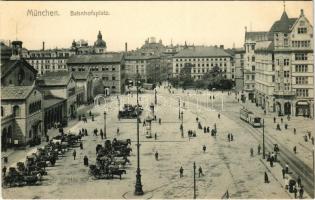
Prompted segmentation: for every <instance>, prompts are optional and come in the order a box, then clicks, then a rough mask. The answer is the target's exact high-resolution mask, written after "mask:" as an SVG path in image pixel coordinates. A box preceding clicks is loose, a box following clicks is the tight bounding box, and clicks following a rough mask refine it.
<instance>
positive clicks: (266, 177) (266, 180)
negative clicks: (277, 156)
mask: <svg viewBox="0 0 315 200" xmlns="http://www.w3.org/2000/svg"><path fill="white" fill-rule="evenodd" d="M265 183H269V179H268V174H267V172H265Z"/></svg>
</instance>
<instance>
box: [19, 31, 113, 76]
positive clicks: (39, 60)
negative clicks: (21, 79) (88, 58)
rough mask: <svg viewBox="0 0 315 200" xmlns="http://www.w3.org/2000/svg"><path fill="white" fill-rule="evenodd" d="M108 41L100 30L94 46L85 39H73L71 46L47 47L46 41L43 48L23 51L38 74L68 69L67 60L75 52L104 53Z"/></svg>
mask: <svg viewBox="0 0 315 200" xmlns="http://www.w3.org/2000/svg"><path fill="white" fill-rule="evenodd" d="M106 48H107V46H106V42H105V41H104V40H103V39H102V34H101V32H100V31H99V33H98V35H97V39H96V41H95V42H94V45H93V46H89V45H88V43H87V42H86V41H84V40H80V41H78V42H75V41H73V42H72V46H71V48H63V49H57V48H56V49H45V42H43V48H42V49H41V50H26V51H25V52H23V57H24V58H25V60H26V61H27V62H28V63H29V64H30V65H32V66H34V68H35V69H36V70H37V71H38V75H43V74H45V73H46V72H56V71H68V67H67V64H66V63H67V60H68V59H69V57H70V56H72V55H75V54H102V53H105V52H106Z"/></svg>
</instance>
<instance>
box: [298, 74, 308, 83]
mask: <svg viewBox="0 0 315 200" xmlns="http://www.w3.org/2000/svg"><path fill="white" fill-rule="evenodd" d="M295 84H297V85H303V84H308V77H307V76H297V77H295Z"/></svg>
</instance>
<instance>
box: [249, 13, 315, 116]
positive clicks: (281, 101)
mask: <svg viewBox="0 0 315 200" xmlns="http://www.w3.org/2000/svg"><path fill="white" fill-rule="evenodd" d="M255 56H256V64H257V71H256V77H257V79H256V85H255V90H256V102H257V104H258V105H259V106H261V107H262V108H263V109H265V110H266V111H267V112H277V113H278V114H279V115H295V116H310V117H313V116H314V110H313V106H314V105H313V104H314V101H313V98H314V86H313V84H314V76H313V75H314V66H313V60H314V59H313V27H312V25H311V23H310V22H309V21H308V19H307V18H306V17H305V16H304V13H303V10H301V13H300V16H299V17H298V18H289V17H288V16H287V13H286V12H285V11H284V12H283V14H282V16H281V18H280V20H278V21H276V22H275V23H274V24H273V25H272V27H271V29H270V31H269V32H268V40H267V41H261V42H257V43H256V48H255Z"/></svg>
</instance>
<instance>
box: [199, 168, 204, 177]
mask: <svg viewBox="0 0 315 200" xmlns="http://www.w3.org/2000/svg"><path fill="white" fill-rule="evenodd" d="M198 171H199V177H200V175H203V173H202V168H201V166H200V167H199V169H198Z"/></svg>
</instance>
